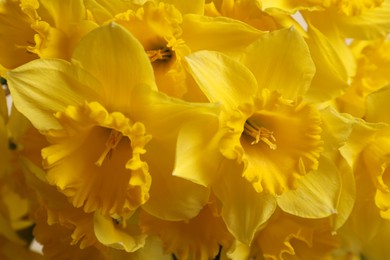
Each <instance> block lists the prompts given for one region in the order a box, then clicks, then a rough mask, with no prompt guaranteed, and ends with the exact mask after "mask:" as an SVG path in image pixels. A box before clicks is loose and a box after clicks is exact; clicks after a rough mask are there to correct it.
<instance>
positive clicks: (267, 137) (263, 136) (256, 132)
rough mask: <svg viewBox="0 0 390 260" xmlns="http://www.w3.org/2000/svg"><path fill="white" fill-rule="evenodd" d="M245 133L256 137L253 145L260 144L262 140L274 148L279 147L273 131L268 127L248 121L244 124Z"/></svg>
mask: <svg viewBox="0 0 390 260" xmlns="http://www.w3.org/2000/svg"><path fill="white" fill-rule="evenodd" d="M244 133H246V134H247V135H249V136H251V137H253V138H254V139H255V140H254V141H253V142H251V145H254V144H258V143H259V142H260V141H262V142H264V143H265V144H267V145H268V146H269V148H270V149H272V150H275V149H276V148H277V146H276V144H275V141H276V139H275V137H274V136H273V132H272V131H269V130H268V129H267V128H264V127H259V126H258V125H256V124H255V123H253V122H250V121H246V122H245V125H244Z"/></svg>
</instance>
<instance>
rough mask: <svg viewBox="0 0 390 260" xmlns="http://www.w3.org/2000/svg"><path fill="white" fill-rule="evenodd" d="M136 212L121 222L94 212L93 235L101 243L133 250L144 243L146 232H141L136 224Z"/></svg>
mask: <svg viewBox="0 0 390 260" xmlns="http://www.w3.org/2000/svg"><path fill="white" fill-rule="evenodd" d="M137 218H138V214H135V215H133V216H132V218H131V219H130V220H128V221H126V222H125V220H119V221H124V222H123V223H118V222H117V221H118V220H115V219H113V218H111V217H106V216H104V215H102V214H100V213H99V212H98V211H97V212H95V214H94V227H95V235H96V238H97V239H98V240H99V242H100V243H102V244H103V245H106V246H109V247H112V248H115V249H121V250H125V251H126V252H134V251H136V250H138V249H140V248H142V247H143V246H144V245H145V240H146V237H147V236H146V234H142V231H141V229H140V227H139V226H138V221H137Z"/></svg>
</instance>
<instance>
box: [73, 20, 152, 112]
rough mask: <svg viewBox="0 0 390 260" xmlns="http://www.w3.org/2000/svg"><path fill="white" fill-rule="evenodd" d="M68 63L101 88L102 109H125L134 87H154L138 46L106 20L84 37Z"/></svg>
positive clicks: (122, 31) (142, 53)
mask: <svg viewBox="0 0 390 260" xmlns="http://www.w3.org/2000/svg"><path fill="white" fill-rule="evenodd" d="M72 62H74V63H75V64H79V65H80V66H81V67H82V68H83V69H85V70H86V71H88V72H89V73H91V74H92V75H93V76H94V77H96V78H97V79H98V80H99V81H100V82H101V83H102V86H103V87H104V90H103V91H104V99H105V101H104V102H103V104H105V106H106V108H108V109H109V110H114V111H126V110H127V109H128V108H129V106H130V105H131V102H132V98H131V97H132V95H131V93H132V91H133V90H134V88H148V89H156V86H155V83H154V75H153V69H152V66H151V64H150V61H149V59H148V57H147V56H146V54H145V51H144V49H143V47H142V45H141V44H140V43H139V42H138V41H137V40H136V39H135V38H134V37H133V36H132V35H131V34H130V33H129V32H128V31H127V30H125V29H124V28H123V27H122V26H120V25H118V24H115V23H110V24H108V25H105V26H102V27H100V28H98V29H96V30H94V31H92V32H91V33H89V34H88V35H87V36H86V37H84V38H83V39H82V40H81V42H80V44H79V45H78V46H77V48H76V49H75V51H74V54H73V56H72Z"/></svg>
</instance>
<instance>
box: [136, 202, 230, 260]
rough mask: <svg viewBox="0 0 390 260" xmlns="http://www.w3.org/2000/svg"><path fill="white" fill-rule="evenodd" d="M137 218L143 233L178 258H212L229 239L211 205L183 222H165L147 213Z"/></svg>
mask: <svg viewBox="0 0 390 260" xmlns="http://www.w3.org/2000/svg"><path fill="white" fill-rule="evenodd" d="M140 218H141V219H140V221H141V223H140V225H141V226H142V229H143V230H144V231H145V233H146V234H155V235H158V236H159V237H160V238H161V240H162V241H163V245H164V249H165V251H166V252H169V253H172V254H174V255H175V256H176V257H178V258H179V259H213V258H214V257H215V256H216V255H217V254H218V252H219V247H220V246H223V247H228V246H229V244H230V243H231V240H232V235H231V234H230V233H229V232H228V230H227V229H226V226H225V223H224V222H223V220H222V218H221V217H220V216H218V215H216V214H215V213H214V212H213V210H212V206H210V205H207V206H205V207H204V208H203V209H202V211H201V212H200V213H199V214H198V215H197V216H196V217H195V218H193V219H189V220H186V221H164V220H161V219H158V218H154V217H153V216H151V215H149V214H146V213H144V214H142V215H141V216H140Z"/></svg>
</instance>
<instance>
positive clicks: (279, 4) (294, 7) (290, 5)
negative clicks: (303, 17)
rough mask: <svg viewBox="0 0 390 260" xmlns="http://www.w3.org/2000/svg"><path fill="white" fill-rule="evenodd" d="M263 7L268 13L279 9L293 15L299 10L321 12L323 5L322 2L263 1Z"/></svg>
mask: <svg viewBox="0 0 390 260" xmlns="http://www.w3.org/2000/svg"><path fill="white" fill-rule="evenodd" d="M261 5H262V7H263V8H264V9H265V10H266V11H268V10H267V9H268V8H270V9H273V8H275V9H279V11H280V10H282V11H284V12H287V13H289V14H293V13H295V12H296V11H299V10H302V9H303V10H310V11H314V10H321V9H322V5H321V2H320V1H305V0H304V1H290V0H263V1H261Z"/></svg>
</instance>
